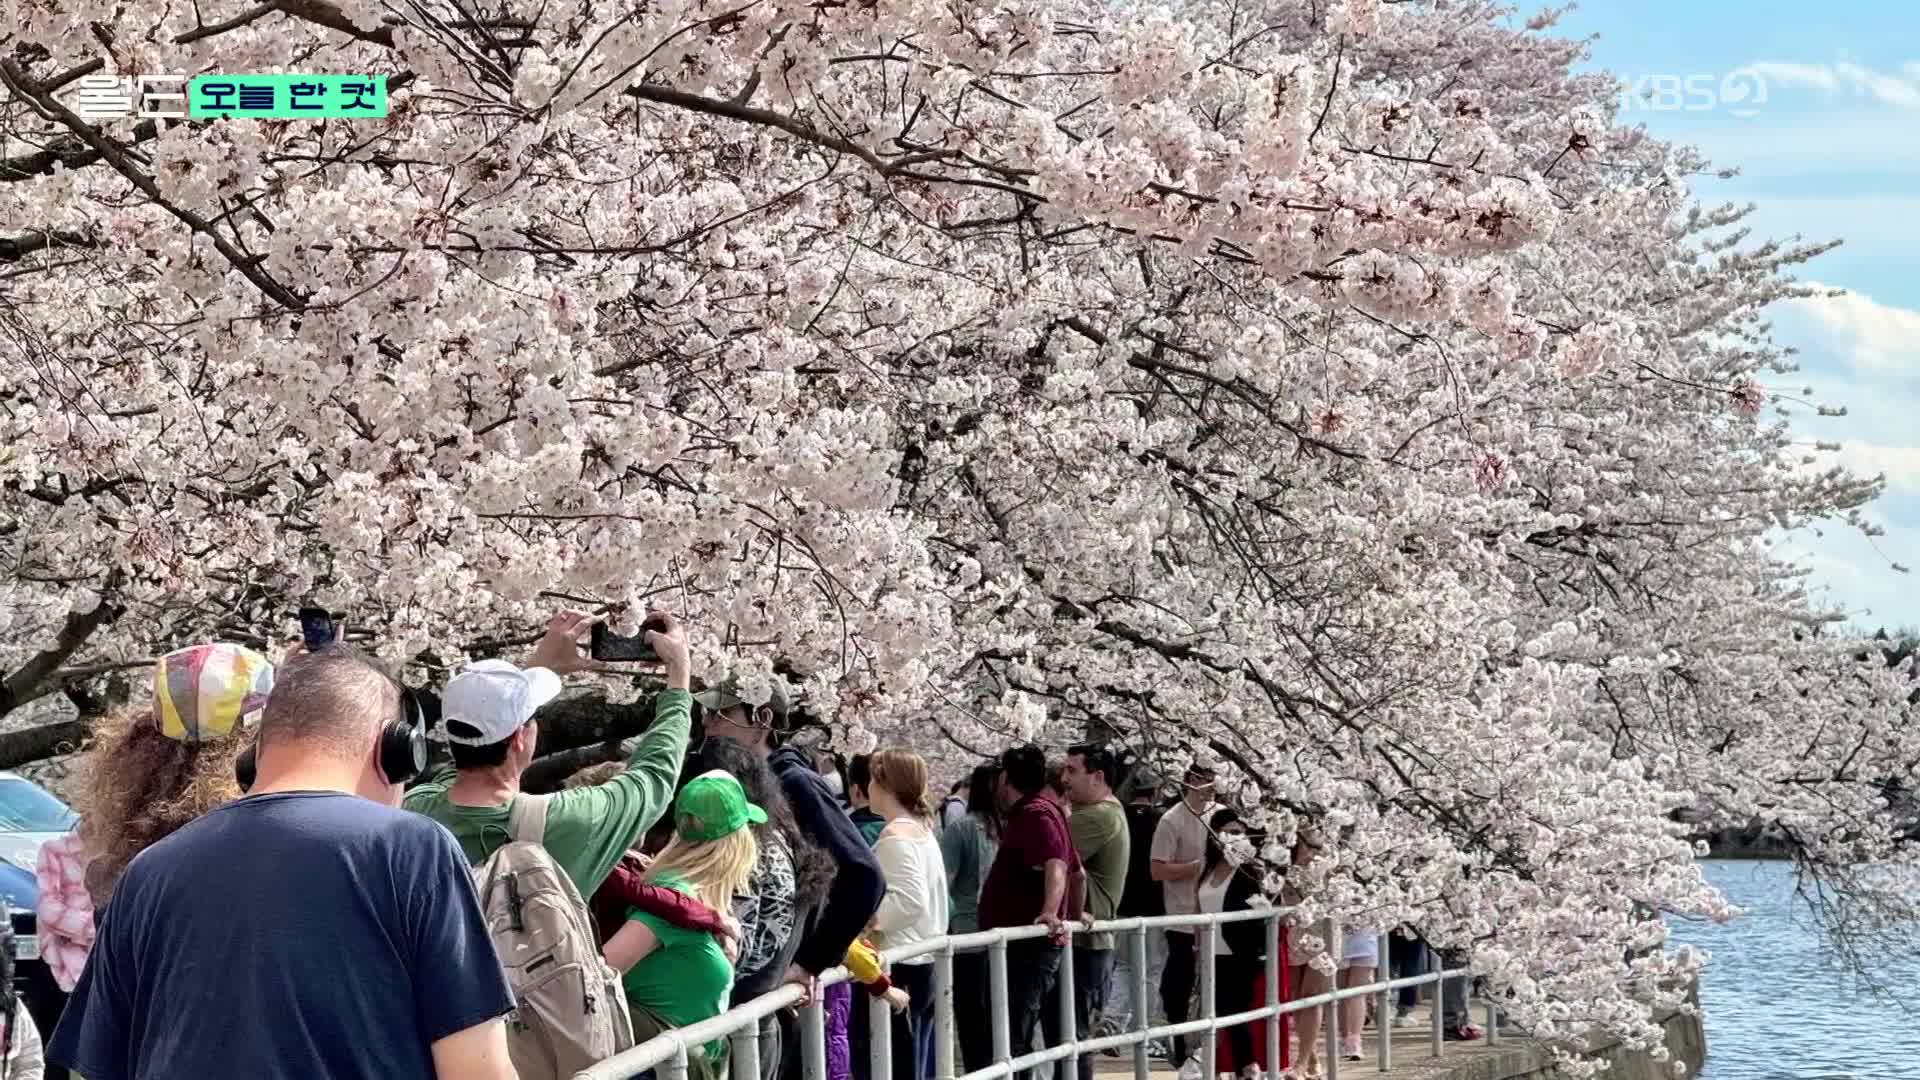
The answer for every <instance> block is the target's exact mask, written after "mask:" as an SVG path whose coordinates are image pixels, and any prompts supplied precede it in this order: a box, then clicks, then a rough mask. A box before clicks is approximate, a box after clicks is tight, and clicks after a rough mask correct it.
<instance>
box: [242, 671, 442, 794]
mask: <svg viewBox="0 0 1920 1080" xmlns="http://www.w3.org/2000/svg"><path fill="white" fill-rule="evenodd" d="M259 750H260V742H259V740H258V739H255V740H254V744H253V745H252V746H249V747H247V748H246V749H245V750H242V751H241V752H240V756H239V757H237V758H235V759H234V762H233V778H234V779H235V780H237V781H239V783H240V790H241V791H246V790H248V789H250V788H252V787H253V781H254V777H255V775H256V773H257V770H258V767H259V764H258V761H257V758H258V757H259ZM380 771H381V772H382V773H383V774H385V775H386V778H387V783H389V784H407V783H411V782H412V781H413V780H414V778H416V777H418V776H419V775H420V774H421V773H424V772H426V771H427V725H426V721H425V719H424V714H423V712H422V710H421V708H420V699H419V698H418V697H417V696H416V695H415V694H414V692H413V690H412V689H411V688H409V687H406V686H402V687H400V719H397V720H390V721H388V722H387V725H386V726H385V727H383V728H381V729H380Z"/></svg>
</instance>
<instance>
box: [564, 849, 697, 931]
mask: <svg viewBox="0 0 1920 1080" xmlns="http://www.w3.org/2000/svg"><path fill="white" fill-rule="evenodd" d="M600 894H604V895H606V896H607V897H608V898H609V899H612V900H615V901H617V902H618V903H620V904H621V905H622V906H623V907H628V908H639V909H640V910H641V911H644V912H646V913H647V914H649V915H652V916H654V917H656V918H660V919H664V920H666V921H667V922H669V923H671V924H672V925H674V926H677V927H680V928H681V929H682V930H700V931H704V932H705V933H709V934H718V933H719V932H720V931H721V930H722V929H723V924H722V923H721V921H720V913H719V912H717V911H715V910H713V909H712V908H710V907H708V906H707V905H705V904H703V903H701V902H700V901H698V900H695V899H694V898H693V897H691V896H688V895H687V894H686V893H683V892H681V891H680V890H678V889H669V888H667V887H666V886H665V885H650V884H647V883H646V882H643V881H642V880H641V879H640V871H639V870H638V869H637V868H635V867H634V866H633V865H632V864H630V863H626V862H622V863H621V864H620V865H618V866H616V867H614V869H613V873H612V874H609V875H608V876H607V880H606V883H605V884H603V885H601V886H600ZM600 894H596V896H595V899H599V896H600Z"/></svg>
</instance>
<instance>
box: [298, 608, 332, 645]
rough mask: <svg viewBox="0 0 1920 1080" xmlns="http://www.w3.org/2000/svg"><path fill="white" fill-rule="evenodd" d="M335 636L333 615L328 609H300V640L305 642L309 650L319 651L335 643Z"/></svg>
mask: <svg viewBox="0 0 1920 1080" xmlns="http://www.w3.org/2000/svg"><path fill="white" fill-rule="evenodd" d="M333 637H334V626H333V616H332V615H330V614H328V612H327V609H325V608H317V607H303V608H301V609H300V640H301V641H302V642H303V643H305V645H306V647H307V651H308V652H319V651H320V650H321V649H324V648H326V647H327V646H329V645H331V644H333Z"/></svg>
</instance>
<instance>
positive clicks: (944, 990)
mask: <svg viewBox="0 0 1920 1080" xmlns="http://www.w3.org/2000/svg"><path fill="white" fill-rule="evenodd" d="M933 1075H934V1077H935V1080H953V1076H954V1072H953V943H952V942H951V941H949V942H948V943H947V946H946V948H943V949H941V950H940V951H939V952H938V953H937V954H935V956H934V958H933ZM769 1080H771V1078H769Z"/></svg>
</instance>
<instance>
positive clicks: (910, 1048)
mask: <svg viewBox="0 0 1920 1080" xmlns="http://www.w3.org/2000/svg"><path fill="white" fill-rule="evenodd" d="M868 769H869V782H868V785H867V799H868V803H869V805H870V806H871V807H872V809H873V812H874V813H876V814H878V815H880V817H882V818H884V819H885V820H886V826H885V828H883V829H882V830H881V832H880V839H879V840H878V841H876V842H875V843H874V845H873V855H874V858H876V859H878V860H879V862H880V872H881V875H882V876H883V877H885V878H886V882H887V894H886V896H885V897H884V898H883V899H881V901H880V910H879V911H877V912H875V913H874V916H873V929H874V933H873V944H874V946H875V947H876V948H878V949H881V950H882V951H884V950H887V949H897V948H900V947H902V946H908V945H915V944H918V943H920V942H922V941H930V940H932V939H934V938H937V937H939V936H940V935H942V934H944V933H946V932H947V918H948V897H947V868H946V861H945V860H944V859H942V858H941V855H940V840H939V837H938V836H936V835H935V834H934V830H933V823H934V809H933V801H932V799H931V797H930V796H929V794H928V792H927V763H926V762H925V761H923V760H921V758H920V755H918V754H915V753H912V752H910V751H907V750H882V751H881V752H879V753H877V754H875V755H873V759H872V761H871V762H870V763H869V766H868ZM892 979H893V985H895V986H897V987H899V988H901V989H902V990H905V991H906V992H907V996H908V998H909V999H910V1000H909V1003H908V1005H907V1010H906V1012H904V1013H896V1014H894V1019H893V1039H892V1043H893V1076H892V1080H921V1078H924V1077H930V1076H932V1075H933V956H932V954H928V955H926V956H918V957H915V958H913V959H911V960H905V961H902V962H900V963H897V964H895V965H893V971H892ZM853 1070H854V1076H855V1077H866V1076H869V1075H870V1073H871V1070H870V1068H869V1067H868V1063H867V1062H863V1061H860V1060H857V1056H856V1060H855V1061H854V1062H853ZM875 1080H879V1078H875Z"/></svg>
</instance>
